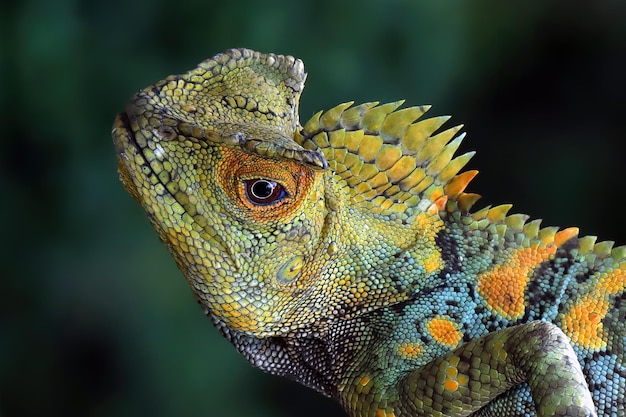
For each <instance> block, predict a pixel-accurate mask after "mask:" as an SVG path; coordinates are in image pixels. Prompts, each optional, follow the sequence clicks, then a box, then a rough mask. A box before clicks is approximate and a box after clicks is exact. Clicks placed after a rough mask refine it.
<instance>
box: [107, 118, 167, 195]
mask: <svg viewBox="0 0 626 417" xmlns="http://www.w3.org/2000/svg"><path fill="white" fill-rule="evenodd" d="M111 133H112V137H113V145H114V147H115V153H116V154H117V164H118V165H117V167H118V171H119V174H120V179H121V180H122V183H123V184H124V188H126V190H127V191H128V192H129V193H130V194H131V195H132V196H133V198H134V199H135V200H137V201H138V202H139V203H140V204H142V205H143V201H142V198H141V195H140V192H139V187H140V186H141V184H147V181H148V178H149V177H150V176H151V175H156V173H155V172H154V170H153V169H152V167H151V166H150V164H149V162H148V161H147V160H146V158H145V155H144V152H143V147H142V146H140V145H139V143H137V140H136V138H135V132H133V129H132V127H131V122H130V119H129V117H128V115H127V114H126V113H119V114H118V115H117V117H116V118H115V121H114V122H113V128H112V132H111ZM157 178H158V177H157Z"/></svg>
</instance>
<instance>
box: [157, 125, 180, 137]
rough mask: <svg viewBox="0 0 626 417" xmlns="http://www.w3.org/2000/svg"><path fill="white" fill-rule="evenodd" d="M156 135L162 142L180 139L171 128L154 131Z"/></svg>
mask: <svg viewBox="0 0 626 417" xmlns="http://www.w3.org/2000/svg"><path fill="white" fill-rule="evenodd" d="M154 135H155V136H156V137H158V138H159V139H161V140H174V139H176V138H177V137H178V134H177V133H176V131H175V130H174V128H173V127H171V126H161V127H159V128H158V129H154Z"/></svg>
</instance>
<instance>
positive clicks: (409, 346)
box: [397, 342, 422, 359]
mask: <svg viewBox="0 0 626 417" xmlns="http://www.w3.org/2000/svg"><path fill="white" fill-rule="evenodd" d="M397 350H398V354H400V355H401V356H404V357H405V358H409V359H415V358H417V357H418V356H420V355H421V354H422V345H420V344H419V343H413V342H409V343H407V342H404V343H401V344H400V345H399V346H398V349H397Z"/></svg>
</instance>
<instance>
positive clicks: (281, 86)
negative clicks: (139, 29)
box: [113, 49, 475, 337]
mask: <svg viewBox="0 0 626 417" xmlns="http://www.w3.org/2000/svg"><path fill="white" fill-rule="evenodd" d="M305 78H306V74H305V72H304V67H303V64H302V61H300V60H296V59H294V58H292V57H289V56H280V55H273V54H267V55H266V54H260V53H258V52H253V51H249V50H245V49H238V50H230V51H227V52H226V53H224V54H220V55H217V56H216V57H214V58H212V59H209V60H207V61H204V62H202V63H201V64H200V65H199V66H198V67H197V68H196V69H194V70H192V71H189V72H188V73H186V74H183V75H176V76H170V77H168V78H166V79H165V80H163V81H161V82H159V83H157V84H156V85H154V86H152V87H149V88H146V89H144V90H142V91H140V92H139V93H137V94H136V95H135V96H134V97H133V98H132V99H131V101H130V102H129V104H128V105H127V108H126V113H122V114H120V115H118V117H117V119H116V121H115V124H114V126H113V138H114V142H115V146H116V150H117V155H118V162H119V172H120V177H121V180H122V182H123V184H124V186H125V188H126V189H127V190H128V192H129V193H130V194H131V195H132V196H133V197H134V198H135V199H136V200H137V201H138V202H139V203H140V204H141V205H142V206H143V207H144V209H145V210H146V212H147V214H148V217H149V218H150V221H151V222H152V224H153V225H154V227H155V229H156V230H157V232H158V233H159V236H160V238H161V240H162V241H163V242H164V243H165V244H166V245H167V247H168V249H169V250H170V252H171V253H172V254H173V256H174V258H175V259H176V262H177V264H178V266H179V268H180V269H181V270H182V271H183V273H184V275H185V276H186V278H187V280H188V281H189V283H190V285H191V287H192V289H193V291H194V294H195V295H196V297H197V298H198V299H199V300H200V302H201V303H202V304H203V305H204V306H205V307H206V308H207V310H208V311H209V312H210V313H211V314H212V315H213V316H214V318H216V319H217V320H219V321H221V322H223V323H224V324H225V325H227V326H228V327H229V328H231V329H234V330H237V331H240V332H243V333H246V334H249V335H254V336H258V337H261V336H271V335H285V334H289V333H290V332H293V331H295V330H296V329H299V328H303V327H305V326H308V325H311V324H313V323H320V322H323V321H325V320H332V319H335V318H340V317H350V316H354V315H358V314H360V313H362V312H364V311H368V310H371V309H374V308H377V307H380V306H383V305H388V304H393V303H397V302H400V301H403V300H406V299H408V298H409V297H410V296H411V294H413V293H414V292H415V291H417V290H419V289H420V288H423V287H424V286H425V285H427V284H428V282H429V280H430V281H431V283H432V280H434V279H435V277H436V275H437V273H438V272H439V271H441V270H442V268H443V261H442V259H441V253H439V249H438V248H437V245H436V244H435V238H436V235H437V233H438V232H439V231H440V230H441V229H442V227H443V225H442V221H441V218H440V215H439V213H440V211H441V210H443V209H444V207H445V204H446V202H447V200H448V197H449V196H451V195H452V196H454V197H459V196H460V195H461V194H462V191H463V189H464V187H465V185H466V184H467V183H468V182H469V180H470V179H471V177H473V175H474V174H475V172H472V171H470V172H469V174H468V173H464V174H461V175H456V173H457V172H458V171H459V170H460V169H461V168H462V167H463V165H465V163H466V162H467V161H468V160H469V158H470V157H471V153H468V154H465V155H462V156H460V157H457V158H456V159H454V160H452V156H453V153H454V151H455V150H456V148H457V147H458V145H459V143H460V140H461V138H460V137H459V138H457V139H455V140H453V141H452V142H450V141H451V140H452V139H453V137H454V136H455V134H456V133H457V131H458V128H453V129H448V130H446V131H443V132H441V133H439V134H437V135H431V134H432V133H433V132H434V131H435V130H437V129H438V128H439V127H440V126H441V125H442V124H443V122H444V121H445V120H446V118H432V119H425V120H422V121H420V122H416V123H413V122H414V121H415V120H416V119H418V118H419V117H420V116H421V115H422V114H423V113H424V112H425V111H426V110H427V108H426V107H414V108H408V109H403V110H399V111H395V110H396V108H398V107H399V106H400V104H401V103H400V102H398V103H391V104H387V105H382V106H378V105H377V104H376V103H367V104H363V105H360V106H355V107H351V103H346V104H343V105H340V106H337V107H335V108H333V109H331V110H329V111H327V112H325V113H318V114H317V115H315V116H314V117H313V118H312V119H311V120H310V121H309V122H308V123H306V124H305V125H304V127H301V126H300V124H299V121H298V101H299V97H300V94H301V92H302V89H303V87H304V81H305ZM448 142H450V143H448ZM463 196H469V195H467V194H463ZM456 200H458V201H459V203H461V201H462V200H463V199H459V198H456ZM465 200H467V201H469V200H472V198H471V197H466V198H465ZM461 204H462V203H461ZM470 205H471V204H470ZM406 277H412V278H411V280H407V278H406Z"/></svg>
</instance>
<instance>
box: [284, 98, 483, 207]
mask: <svg viewBox="0 0 626 417" xmlns="http://www.w3.org/2000/svg"><path fill="white" fill-rule="evenodd" d="M402 103H403V101H397V102H394V103H387V104H383V105H378V103H376V102H373V103H364V104H361V105H358V106H352V104H353V103H352V102H349V103H343V104H340V105H338V106H336V107H334V108H332V109H330V110H328V111H326V112H319V113H317V114H316V115H314V116H313V117H312V118H311V119H310V120H309V121H308V122H307V123H306V124H305V125H304V127H303V129H302V130H301V131H300V132H296V135H295V140H296V142H297V143H298V144H300V145H302V146H303V147H304V148H305V149H311V150H314V149H316V150H320V151H322V153H323V154H324V156H325V157H326V159H327V160H328V163H329V167H330V169H331V170H332V171H333V172H334V173H335V175H336V176H337V177H338V178H339V179H341V180H342V181H345V184H346V186H347V187H348V188H349V192H350V195H351V197H352V200H353V203H354V204H356V205H360V206H366V207H367V208H369V209H371V210H373V211H374V212H375V213H379V214H383V215H393V216H396V217H399V218H406V217H410V216H411V215H412V214H415V213H416V212H418V211H428V210H432V211H434V210H441V209H442V208H443V207H445V204H446V201H447V200H448V198H450V197H452V198H455V199H457V198H459V197H460V196H461V195H462V194H463V190H464V189H465V186H466V185H467V184H468V183H469V181H470V180H471V179H472V178H473V177H474V175H475V174H476V171H467V172H465V173H463V174H460V175H457V173H458V172H459V171H460V170H461V169H462V168H463V166H465V164H467V162H468V161H469V160H470V158H471V157H472V156H473V155H474V152H467V153H465V154H462V155H460V156H457V157H456V158H454V159H453V157H454V153H455V152H456V150H457V149H458V147H459V145H460V144H461V141H462V140H463V137H464V136H465V135H464V134H460V135H457V134H458V132H459V131H460V129H461V127H462V126H455V127H452V128H449V129H446V130H441V129H440V128H441V126H442V125H443V124H444V123H445V122H446V121H447V120H448V119H449V117H448V116H440V117H432V118H422V116H423V115H424V113H426V111H428V109H429V108H430V106H417V107H408V108H404V109H401V110H397V109H398V108H399V107H400V106H401V105H402Z"/></svg>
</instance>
